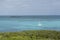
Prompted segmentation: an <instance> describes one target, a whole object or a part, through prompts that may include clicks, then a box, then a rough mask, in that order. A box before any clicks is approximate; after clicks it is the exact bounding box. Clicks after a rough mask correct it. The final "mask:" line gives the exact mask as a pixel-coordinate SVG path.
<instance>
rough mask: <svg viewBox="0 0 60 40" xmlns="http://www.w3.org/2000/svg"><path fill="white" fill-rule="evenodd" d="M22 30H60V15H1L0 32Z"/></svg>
mask: <svg viewBox="0 0 60 40" xmlns="http://www.w3.org/2000/svg"><path fill="white" fill-rule="evenodd" d="M21 30H59V31H60V16H21V17H19V16H18V17H9V16H5V17H0V32H5V31H6V32H7V31H21Z"/></svg>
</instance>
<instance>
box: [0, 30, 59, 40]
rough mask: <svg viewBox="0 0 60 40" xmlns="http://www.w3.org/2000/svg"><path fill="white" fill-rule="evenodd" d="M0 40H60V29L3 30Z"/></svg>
mask: <svg viewBox="0 0 60 40" xmlns="http://www.w3.org/2000/svg"><path fill="white" fill-rule="evenodd" d="M0 40H60V31H51V30H33V31H32V30H29V31H21V32H1V33H0Z"/></svg>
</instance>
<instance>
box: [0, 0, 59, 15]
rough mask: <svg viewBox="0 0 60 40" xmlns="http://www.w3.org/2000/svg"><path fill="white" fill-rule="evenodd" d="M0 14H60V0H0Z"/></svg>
mask: <svg viewBox="0 0 60 40" xmlns="http://www.w3.org/2000/svg"><path fill="white" fill-rule="evenodd" d="M0 15H60V0H0Z"/></svg>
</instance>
